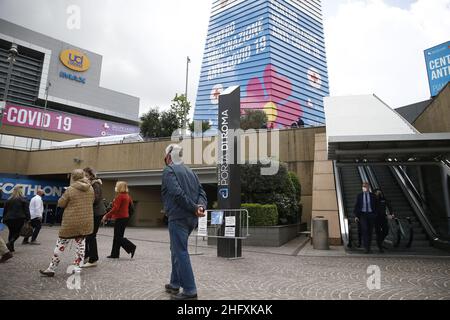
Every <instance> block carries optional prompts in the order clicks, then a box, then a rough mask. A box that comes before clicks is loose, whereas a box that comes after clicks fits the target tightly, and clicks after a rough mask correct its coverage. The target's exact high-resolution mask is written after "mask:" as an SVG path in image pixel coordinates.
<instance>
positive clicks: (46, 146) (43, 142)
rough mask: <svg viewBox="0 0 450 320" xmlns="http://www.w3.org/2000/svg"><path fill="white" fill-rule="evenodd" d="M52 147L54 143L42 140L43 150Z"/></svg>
mask: <svg viewBox="0 0 450 320" xmlns="http://www.w3.org/2000/svg"><path fill="white" fill-rule="evenodd" d="M51 146H52V142H51V141H48V140H42V145H41V148H42V149H47V148H50V147H51Z"/></svg>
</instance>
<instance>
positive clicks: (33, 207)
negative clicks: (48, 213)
mask: <svg viewBox="0 0 450 320" xmlns="http://www.w3.org/2000/svg"><path fill="white" fill-rule="evenodd" d="M43 196H44V191H43V190H41V189H39V190H38V191H37V193H36V195H35V196H34V197H33V198H32V199H31V201H30V217H31V226H32V227H33V235H32V236H31V242H28V239H29V238H25V239H23V242H22V244H34V245H39V244H40V243H39V242H37V241H36V239H37V237H38V235H39V232H40V231H41V227H42V214H43V213H44V202H43V201H42V197H43Z"/></svg>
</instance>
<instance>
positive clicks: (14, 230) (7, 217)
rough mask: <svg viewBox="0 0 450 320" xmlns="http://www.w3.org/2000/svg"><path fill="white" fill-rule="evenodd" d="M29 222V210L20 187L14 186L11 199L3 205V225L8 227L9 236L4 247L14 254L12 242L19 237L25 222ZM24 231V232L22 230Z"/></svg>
mask: <svg viewBox="0 0 450 320" xmlns="http://www.w3.org/2000/svg"><path fill="white" fill-rule="evenodd" d="M29 221H30V210H29V205H28V201H27V199H26V198H25V197H24V195H23V189H22V187H21V186H15V187H14V189H13V192H12V195H11V197H10V198H9V199H8V201H7V202H6V204H5V208H4V211H3V223H4V224H6V225H7V226H8V229H9V235H8V243H7V244H6V247H7V248H8V250H9V251H10V252H14V242H16V240H17V239H18V238H19V237H20V235H21V231H22V227H23V226H24V224H25V222H27V223H28V222H29ZM24 231H26V230H24Z"/></svg>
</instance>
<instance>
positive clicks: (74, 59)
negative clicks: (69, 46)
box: [59, 50, 91, 72]
mask: <svg viewBox="0 0 450 320" xmlns="http://www.w3.org/2000/svg"><path fill="white" fill-rule="evenodd" d="M59 59H60V60H61V63H62V64H63V65H65V66H66V67H67V68H69V69H71V70H74V71H78V72H84V71H87V70H88V69H89V67H90V66H91V62H90V61H89V58H88V57H87V55H85V54H84V53H81V52H79V51H77V50H64V51H63V52H61V54H60V55H59Z"/></svg>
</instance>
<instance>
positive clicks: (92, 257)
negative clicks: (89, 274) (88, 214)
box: [84, 216, 102, 263]
mask: <svg viewBox="0 0 450 320" xmlns="http://www.w3.org/2000/svg"><path fill="white" fill-rule="evenodd" d="M101 222H102V216H94V232H93V233H92V234H90V235H88V236H87V237H86V252H85V254H84V258H85V259H89V262H90V263H94V262H96V261H98V250H97V232H98V229H99V228H100V224H101Z"/></svg>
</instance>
